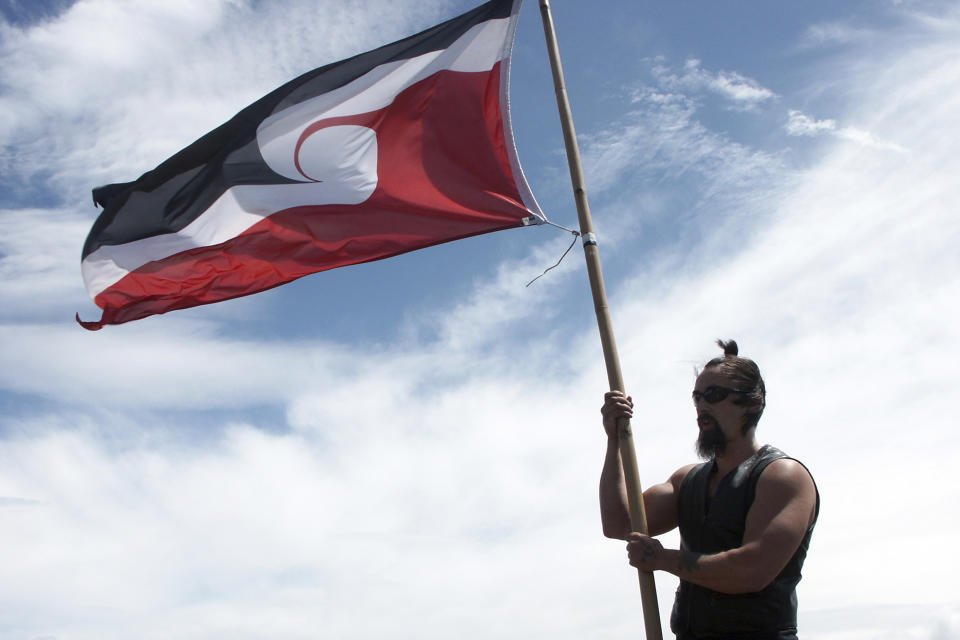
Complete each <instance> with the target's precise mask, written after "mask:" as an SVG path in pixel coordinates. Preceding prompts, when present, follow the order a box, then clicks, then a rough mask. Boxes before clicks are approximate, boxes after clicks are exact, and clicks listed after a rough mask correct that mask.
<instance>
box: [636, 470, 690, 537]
mask: <svg viewBox="0 0 960 640" xmlns="http://www.w3.org/2000/svg"><path fill="white" fill-rule="evenodd" d="M692 468H693V465H689V466H686V467H683V468H681V469H678V470H677V471H676V472H675V473H674V474H673V475H672V476H670V479H669V480H667V481H666V482H662V483H660V484H657V485H654V486H652V487H650V488H649V489H647V490H646V491H644V492H643V506H644V508H645V509H646V512H647V529H648V530H649V533H650V535H651V536H659V535H661V534H664V533H666V532H667V531H672V530H673V529H676V528H677V525H678V524H679V520H680V510H679V508H678V504H679V495H680V485H681V483H682V482H683V479H684V478H685V477H686V475H687V473H689V472H690V469H692Z"/></svg>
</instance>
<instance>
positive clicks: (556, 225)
mask: <svg viewBox="0 0 960 640" xmlns="http://www.w3.org/2000/svg"><path fill="white" fill-rule="evenodd" d="M545 222H546V223H547V224H551V225H553V226H555V227H557V228H559V229H563V230H564V231H569V232H570V233H572V234H573V240H572V241H571V242H570V246H569V247H567V250H566V251H564V252H563V255H562V256H560V259H559V260H557V263H556V264H555V265H553V266H552V267H547V268H546V269H544V270H543V273H541V274H540V275H538V276H537V277H536V278H534V279H533V280H531V281H530V282H528V283H527V284H526V286H527V287H529V286H530V285H532V284H533V283H534V282H536V281H537V280H539V279H540V278H542V277H543V276H545V275H547V271H550V270H551V269H556V268H557V267H559V266H560V263H561V262H563V259H564V258H566V257H567V254H568V253H570V249H573V245H575V244H577V238H579V237H580V232H579V231H575V230H573V229H567V228H566V227H561V226H560V225H559V224H554V223H552V222H550V221H549V220H546V221H545Z"/></svg>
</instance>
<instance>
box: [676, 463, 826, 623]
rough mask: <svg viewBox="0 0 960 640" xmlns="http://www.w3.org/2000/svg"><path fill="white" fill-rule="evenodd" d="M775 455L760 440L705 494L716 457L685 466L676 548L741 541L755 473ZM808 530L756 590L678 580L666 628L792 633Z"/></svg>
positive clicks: (702, 548)
mask: <svg viewBox="0 0 960 640" xmlns="http://www.w3.org/2000/svg"><path fill="white" fill-rule="evenodd" d="M781 458H789V456H787V455H786V454H785V453H783V452H782V451H780V450H779V449H776V448H774V447H771V446H769V445H764V446H763V447H762V448H761V449H760V450H759V451H758V452H757V453H755V454H754V455H753V456H751V457H750V458H748V459H747V460H744V461H743V463H741V464H740V466H739V467H737V468H736V469H735V470H733V471H732V472H730V473H729V474H727V475H726V476H725V477H724V478H722V479H721V480H720V484H719V485H718V486H717V492H716V495H714V496H713V498H709V497H708V495H709V485H710V477H711V473H712V472H713V470H714V468H715V466H716V463H715V462H714V461H710V462H704V463H702V464H700V465H697V466H696V467H694V468H693V469H691V470H690V472H689V473H688V474H687V476H686V477H685V478H684V479H683V482H682V483H681V485H680V496H679V515H680V540H681V548H683V549H686V550H689V551H693V552H695V553H703V554H712V553H719V552H721V551H726V550H728V549H733V548H736V547H739V546H740V545H742V544H743V531H744V527H745V523H746V519H747V512H748V511H749V510H750V506H751V505H752V504H753V499H754V497H755V496H756V491H757V481H758V480H759V479H760V474H761V473H763V470H764V469H766V468H767V465H769V464H770V463H771V462H773V461H774V460H779V459H781ZM791 459H792V458H791ZM819 511H820V495H819V493H817V513H818V514H819ZM815 522H816V515H815V516H814V523H815ZM812 533H813V525H810V528H809V529H808V530H807V533H806V535H804V537H803V540H802V541H801V542H800V546H799V547H798V548H797V551H796V552H795V553H794V554H793V557H792V558H790V561H789V562H788V563H787V566H786V567H784V568H783V571H781V572H780V574H779V575H778V576H777V577H776V578H775V579H774V580H773V582H771V583H770V584H769V585H767V587H766V588H764V589H763V590H762V591H758V592H755V593H744V594H728V593H720V592H718V591H713V590H711V589H707V588H706V587H701V586H698V585H695V584H693V583H691V582H687V581H685V580H681V581H680V587H679V588H678V589H677V597H676V600H675V602H674V605H673V613H672V614H671V616H670V629H671V630H672V631H673V632H674V633H675V634H677V637H678V638H681V639H683V640H686V639H687V638H692V639H710V640H714V639H716V640H720V639H722V640H734V639H736V640H789V639H795V638H796V637H797V636H796V633H797V592H796V586H797V583H798V582H800V569H801V568H802V567H803V561H804V559H805V558H806V557H807V549H808V548H809V545H810V536H811V535H812Z"/></svg>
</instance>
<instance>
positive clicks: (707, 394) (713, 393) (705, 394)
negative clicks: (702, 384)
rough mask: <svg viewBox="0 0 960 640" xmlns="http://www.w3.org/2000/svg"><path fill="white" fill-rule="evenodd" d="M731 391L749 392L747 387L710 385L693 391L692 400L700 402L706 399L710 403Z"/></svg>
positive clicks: (719, 399)
mask: <svg viewBox="0 0 960 640" xmlns="http://www.w3.org/2000/svg"><path fill="white" fill-rule="evenodd" d="M731 393H750V390H749V389H731V388H730V387H719V386H717V385H710V386H709V387H707V388H706V389H704V390H703V391H697V390H696V389H694V391H693V401H694V402H700V400H706V401H707V402H709V403H710V404H716V403H717V402H720V401H721V400H723V399H724V398H726V397H727V396H728V395H730V394H731Z"/></svg>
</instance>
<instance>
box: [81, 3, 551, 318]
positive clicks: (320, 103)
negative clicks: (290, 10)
mask: <svg viewBox="0 0 960 640" xmlns="http://www.w3.org/2000/svg"><path fill="white" fill-rule="evenodd" d="M520 2H521V0H493V1H491V2H487V3H486V4H483V5H481V6H479V7H477V8H476V9H474V10H473V11H470V12H468V13H465V14H463V15H461V16H458V17H456V18H453V19H452V20H449V21H447V22H444V23H443V24H440V25H437V26H435V27H433V28H431V29H428V30H426V31H423V32H421V33H419V34H417V35H415V36H411V37H409V38H406V39H404V40H400V41H398V42H395V43H393V44H389V45H386V46H383V47H381V48H379V49H376V50H373V51H369V52H367V53H363V54H360V55H358V56H355V57H353V58H349V59H347V60H343V61H341V62H337V63H333V64H330V65H327V66H325V67H321V68H319V69H315V70H313V71H310V72H308V73H305V74H303V75H302V76H300V77H298V78H296V79H295V80H292V81H291V82H289V83H287V84H285V85H283V86H282V87H280V88H278V89H276V90H274V91H272V92H271V93H270V94H268V95H266V96H264V97H263V98H261V99H260V100H257V101H256V102H254V103H253V104H251V105H250V106H248V107H247V108H245V109H243V110H242V111H241V112H240V113H238V114H237V115H236V116H234V117H233V118H232V119H231V120H230V121H228V122H227V123H225V124H223V125H221V126H220V127H218V128H217V129H215V130H213V131H211V132H210V133H208V134H206V135H205V136H203V137H201V138H200V139H199V140H197V141H196V142H194V143H193V144H191V145H190V146H188V147H186V148H185V149H183V150H182V151H180V152H179V153H177V154H175V155H174V156H172V157H171V158H169V159H168V160H166V161H165V162H163V163H162V164H161V165H160V166H158V167H157V168H156V169H153V170H152V171H148V172H147V173H145V174H143V175H142V176H141V177H140V178H139V179H137V180H136V181H134V182H128V183H121V184H111V185H106V186H103V187H99V188H97V189H94V190H93V198H94V201H95V202H96V203H97V204H98V205H100V206H102V207H103V211H102V212H101V214H100V216H99V217H98V218H97V220H96V222H95V223H94V225H93V228H92V229H91V231H90V234H89V236H88V237H87V240H86V243H85V244H84V247H83V254H82V261H81V271H82V274H83V279H84V283H85V285H86V287H87V291H88V293H89V294H90V296H91V298H93V300H94V302H95V303H96V304H97V306H99V307H100V308H101V309H103V316H102V318H101V319H100V320H99V321H94V322H83V321H81V320H80V318H79V316H78V317H77V321H78V322H80V324H81V325H82V326H84V327H85V328H88V329H99V328H101V327H103V326H104V325H107V324H120V323H123V322H128V321H131V320H136V319H139V318H144V317H146V316H150V315H154V314H159V313H165V312H167V311H172V310H174V309H183V308H187V307H193V306H197V305H202V304H209V303H213V302H218V301H221V300H227V299H230V298H236V297H239V296H245V295H249V294H252V293H256V292H259V291H264V290H266V289H270V288H272V287H276V286H278V285H281V284H284V283H286V282H290V281H291V280H294V279H296V278H299V277H302V276H304V275H308V274H310V273H316V272H319V271H324V270H327V269H333V268H336V267H341V266H345V265H351V264H357V263H361V262H368V261H371V260H379V259H382V258H387V257H390V256H394V255H397V254H400V253H405V252H407V251H412V250H415V249H420V248H424V247H428V246H431V245H435V244H439V243H442V242H448V241H451V240H457V239H460V238H465V237H468V236H472V235H477V234H481V233H488V232H491V231H497V230H500V229H507V228H511V227H519V226H524V225H528V224H537V223H539V222H542V221H543V220H544V219H545V218H544V216H543V213H542V211H541V210H540V208H539V206H538V205H537V203H536V201H535V199H534V198H533V195H532V193H531V192H530V189H529V187H528V185H527V183H526V181H525V179H524V177H523V173H522V171H521V169H520V164H519V161H518V159H517V154H516V150H515V147H514V144H513V138H512V131H511V128H510V113H509V108H508V99H507V90H508V82H509V64H510V53H511V50H512V46H513V36H514V32H515V29H516V21H517V17H518V13H519V8H520Z"/></svg>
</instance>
